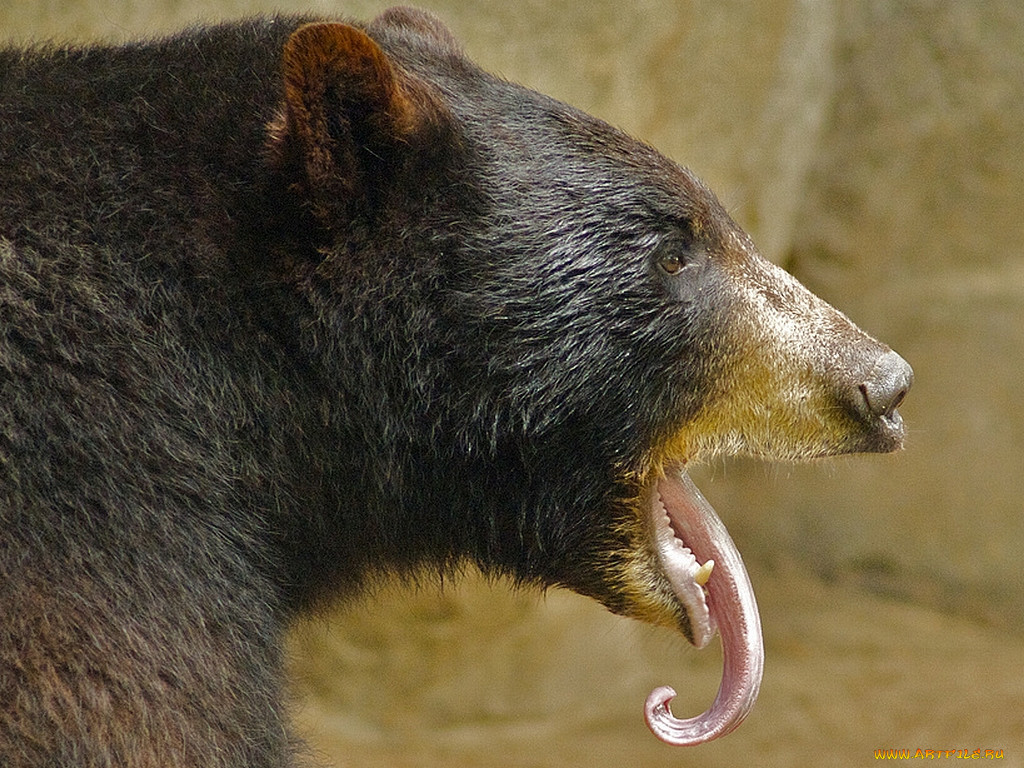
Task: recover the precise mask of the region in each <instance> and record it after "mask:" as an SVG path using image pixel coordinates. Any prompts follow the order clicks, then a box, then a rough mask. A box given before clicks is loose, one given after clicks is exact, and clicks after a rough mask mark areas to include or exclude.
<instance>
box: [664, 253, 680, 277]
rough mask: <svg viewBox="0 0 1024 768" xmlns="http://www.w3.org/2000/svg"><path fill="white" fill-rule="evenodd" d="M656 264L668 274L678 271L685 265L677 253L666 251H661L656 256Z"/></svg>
mask: <svg viewBox="0 0 1024 768" xmlns="http://www.w3.org/2000/svg"><path fill="white" fill-rule="evenodd" d="M658 266H659V267H661V271H662V272H665V273H666V274H669V275H674V274H676V273H678V272H680V271H681V270H682V269H683V267H685V266H686V262H685V261H683V259H682V258H680V256H679V254H678V253H674V252H671V251H670V252H668V253H662V254H660V255H659V256H658Z"/></svg>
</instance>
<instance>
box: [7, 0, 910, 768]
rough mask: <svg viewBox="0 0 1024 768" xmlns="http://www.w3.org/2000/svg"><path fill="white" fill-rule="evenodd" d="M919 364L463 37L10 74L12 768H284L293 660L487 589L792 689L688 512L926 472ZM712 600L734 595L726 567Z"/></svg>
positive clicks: (288, 38) (411, 37) (371, 34)
mask: <svg viewBox="0 0 1024 768" xmlns="http://www.w3.org/2000/svg"><path fill="white" fill-rule="evenodd" d="M910 383H911V371H910V369H909V367H908V366H907V364H906V363H905V362H904V361H903V360H902V359H901V358H900V357H899V356H898V355H896V354H895V353H894V352H892V351H891V350H890V349H889V348H888V347H886V346H884V345H882V344H880V343H878V342H876V341H874V340H873V339H871V338H869V337H868V336H866V335H865V334H864V333H862V332H861V331H859V330H858V329H857V328H856V327H855V326H854V325H853V324H852V323H851V322H850V321H849V320H847V319H846V318H845V317H844V316H843V315H841V314H840V313H839V312H837V311H836V310H834V309H832V308H831V307H829V306H828V305H826V304H825V303H824V302H822V301H821V300H819V299H817V298H815V297H814V296H812V295H811V294H810V293H809V292H808V291H806V290H805V289H804V288H802V287H801V286H800V285H799V284H798V283H797V282H796V281H795V280H793V279H792V278H790V277H789V276H787V275H786V274H785V273H784V272H783V271H782V270H780V269H778V268H776V267H774V266H772V265H771V264H769V263H767V262H766V261H764V260H763V259H761V258H760V257H759V256H758V255H757V253H756V252H755V249H754V247H753V245H752V244H751V242H750V240H749V239H748V237H747V236H746V235H745V234H744V233H743V232H742V231H741V230H740V229H739V228H738V227H737V225H736V224H735V223H734V222H733V221H732V220H731V219H730V217H729V216H728V215H727V214H726V212H725V211H724V210H723V208H722V206H721V205H720V204H719V203H718V202H717V201H716V199H715V197H714V196H713V195H712V194H711V192H709V191H708V190H707V189H706V188H705V187H704V186H703V185H702V184H701V183H700V182H699V181H698V180H697V179H696V178H695V177H694V176H693V175H692V174H691V173H690V172H688V171H687V170H685V169H683V168H680V167H679V166H677V165H675V164H674V163H672V162H670V161H669V160H667V159H666V158H664V157H663V156H661V155H659V154H658V153H657V152H655V151H654V150H653V149H651V148H650V147H648V146H645V145H644V144H642V143H640V142H638V141H635V140H633V139H631V138H629V137H627V136H625V135H623V134H622V133H620V132H619V131H617V130H614V129H613V128H611V127H609V126H608V125H606V124H604V123H602V122H600V121H598V120H596V119H594V118H592V117H589V116H588V115H586V114H583V113H581V112H579V111H576V110H574V109H572V108H570V107H568V106H566V105H564V104H561V103H558V102H556V101H554V100H552V99H549V98H546V97H544V96H542V95H539V94H537V93H533V92H531V91H529V90H527V89H525V88H522V87H520V86H517V85H513V84H510V83H508V82H505V81H503V80H500V79H498V78H495V77H493V76H491V75H488V74H486V73H484V72H482V71H481V70H480V69H479V68H477V67H476V66H474V65H473V64H472V63H471V62H470V61H469V60H467V58H466V57H465V56H464V54H463V53H462V52H461V50H460V47H459V45H458V44H457V43H456V41H454V40H453V38H452V36H451V35H450V33H449V32H448V31H447V30H446V29H445V28H444V27H443V26H442V25H441V24H440V22H438V21H437V20H436V19H434V18H433V17H431V16H428V15H425V14H423V13H420V12H416V11H412V10H408V9H397V10H392V11H389V12H387V13H385V14H383V15H382V16H380V17H379V18H377V19H376V20H375V21H373V22H372V23H370V24H367V25H360V24H354V23H347V22H340V21H324V20H317V19H311V18H293V17H287V18H284V17H281V18H261V19H252V20H247V21H242V22H238V23H230V24H226V25H222V26H214V27H209V28H200V29H194V30H190V31H187V32H184V33H182V34H180V35H178V36H175V37H171V38H169V39H163V40H156V41H148V42H141V43H135V44H127V45H123V46H86V47H54V46H39V47H34V48H29V49H24V50H14V49H8V50H3V51H0V764H2V765H4V766H7V767H8V768H14V767H16V766H70V765H88V766H163V767H166V766H204V768H209V767H210V766H284V765H292V764H294V763H295V761H296V760H297V758H296V757H295V755H294V750H293V749H292V746H293V745H292V744H291V742H290V737H289V735H288V727H287V725H286V724H285V723H284V722H283V720H284V715H283V708H282V704H281V688H282V682H281V675H282V669H281V654H282V651H281V647H280V646H281V638H282V634H283V633H284V632H285V631H286V629H287V628H288V626H289V624H290V622H291V621H292V620H293V619H294V617H296V616H297V615H299V614H301V613H303V612H307V611H310V610H315V609H316V608H317V607H318V606H321V605H323V604H324V602H325V601H326V600H329V599H337V598H339V597H343V596H344V595H346V594H351V593H353V592H354V591H356V590H358V589H359V588H360V586H364V585H366V584H367V583H370V582H373V581H374V580H375V579H379V578H380V577H381V576H382V575H384V574H393V573H400V574H415V573H418V572H421V571H423V570H424V569H427V570H436V571H439V572H441V573H451V572H454V571H458V570H459V569H460V568H462V567H464V566H465V565H466V564H470V563H471V564H475V565H477V566H479V567H480V568H481V569H483V571H485V572H486V573H488V574H492V575H496V576H507V577H510V578H511V579H513V580H514V581H516V582H518V583H521V584H527V585H541V586H562V587H567V588H569V589H572V590H575V591H577V592H579V593H582V594H584V595H588V596H591V597H593V598H595V599H596V600H599V601H600V602H601V603H603V604H604V605H605V606H607V607H608V608H609V609H611V610H612V611H614V612H616V613H619V614H623V615H626V616H632V617H636V618H639V619H643V620H646V621H649V622H654V623H657V624H662V625H669V626H672V627H676V628H678V629H679V630H681V631H682V632H683V633H684V634H685V635H686V636H687V637H688V638H690V640H691V641H692V642H694V643H695V644H696V645H698V646H701V645H704V644H705V643H707V642H708V641H709V639H710V638H711V637H712V635H713V634H714V633H715V632H716V630H717V631H719V632H720V633H721V637H722V643H723V647H724V651H725V673H724V676H723V681H722V686H721V690H720V693H719V697H718V699H717V700H716V702H715V704H714V705H713V706H712V707H711V709H710V710H709V711H708V712H707V713H705V714H704V715H702V716H700V717H697V718H694V719H693V720H676V719H675V718H673V717H672V715H671V713H670V711H669V708H668V699H669V698H670V696H671V691H669V690H667V689H659V690H658V691H655V692H654V694H652V697H651V699H650V700H649V702H648V708H647V714H648V720H649V722H650V725H651V727H652V728H653V729H654V730H655V732H656V733H657V734H658V735H660V736H661V737H662V738H664V739H665V740H667V741H670V742H673V743H680V744H686V743H697V742H700V741H704V740H707V739H710V738H714V737H716V736H719V735H721V734H722V733H725V732H727V731H729V730H730V729H732V728H733V727H735V725H736V724H737V723H738V722H739V720H741V719H742V717H743V716H744V714H745V713H746V711H747V709H749V707H750V705H751V704H752V703H753V700H754V697H755V696H756V694H757V689H758V685H759V682H760V679H761V641H760V628H759V624H758V616H757V609H756V605H755V603H754V599H753V595H752V592H751V590H750V585H749V582H748V580H747V578H746V576H745V573H744V570H743V566H742V562H741V561H740V559H739V556H738V555H737V554H736V552H735V548H734V547H732V545H731V544H730V542H729V540H728V535H727V534H726V533H725V531H724V529H723V528H722V526H721V524H720V523H718V522H717V519H716V518H715V517H714V514H713V513H712V512H711V510H710V508H709V507H708V506H707V504H706V502H704V501H703V500H702V498H701V497H700V494H699V493H698V492H697V491H696V489H695V488H693V486H692V484H691V483H690V481H689V479H688V478H687V476H686V474H685V472H684V465H685V464H686V463H687V462H690V461H694V460H697V459H700V458H702V457H708V456H712V455H716V454H725V453H728V454H732V453H748V454H754V455H759V456H764V457H768V458H784V459H794V458H809V457H817V456H827V455H833V454H840V453H848V452H855V451H877V452H882V451H892V450H895V449H897V448H898V447H900V445H901V443H902V441H903V426H902V422H901V419H900V416H899V413H898V411H897V410H896V408H897V406H898V405H899V403H900V401H901V400H902V398H903V396H904V395H905V393H906V391H907V389H908V388H909V386H910ZM711 561H713V562H711Z"/></svg>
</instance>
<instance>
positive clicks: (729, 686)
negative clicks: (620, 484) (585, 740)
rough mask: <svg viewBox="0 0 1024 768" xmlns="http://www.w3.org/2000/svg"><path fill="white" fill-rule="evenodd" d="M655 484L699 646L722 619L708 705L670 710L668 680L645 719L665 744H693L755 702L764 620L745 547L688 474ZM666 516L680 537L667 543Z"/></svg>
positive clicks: (664, 549)
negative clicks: (691, 712) (692, 713)
mask: <svg viewBox="0 0 1024 768" xmlns="http://www.w3.org/2000/svg"><path fill="white" fill-rule="evenodd" d="M657 490H658V493H657V494H656V495H655V499H654V501H653V502H652V504H653V509H652V514H653V515H654V517H655V527H656V529H657V530H658V549H659V556H660V559H661V561H662V567H663V570H664V571H665V573H666V575H667V576H668V579H669V581H671V582H672V588H673V590H674V591H675V593H676V595H677V596H678V597H679V599H680V601H681V602H682V603H683V604H684V606H685V607H686V610H687V615H688V616H689V618H690V625H691V627H692V630H693V632H692V634H693V638H694V643H695V644H696V645H697V646H698V647H702V646H703V645H704V644H705V643H707V642H708V640H710V638H711V635H712V633H713V632H714V629H715V627H716V625H717V628H718V631H719V633H720V635H721V637H722V657H723V670H722V682H721V684H720V685H719V688H718V695H717V696H716V697H715V701H714V703H713V704H712V705H711V708H710V709H709V710H707V711H706V712H704V714H702V715H698V716H697V717H692V718H688V719H686V720H679V719H677V718H676V717H675V716H674V715H673V714H672V710H671V709H669V702H671V701H672V699H673V698H674V697H675V695H676V692H675V691H674V690H672V689H671V688H669V687H667V686H662V687H660V688H656V689H655V690H654V691H652V692H651V694H650V696H648V697H647V703H646V705H645V707H644V714H645V718H646V720H647V725H648V727H649V728H650V729H651V731H653V732H654V735H655V736H657V737H658V738H659V739H661V740H662V741H664V742H665V743H666V744H673V745H676V746H692V745H694V744H702V743H704V742H706V741H711V740H712V739H717V738H718V737H719V736H724V735H725V734H727V733H729V732H730V731H731V730H733V729H734V728H735V727H736V726H738V725H739V724H740V723H741V722H743V718H745V717H746V716H747V713H748V712H749V711H750V709H751V707H753V706H754V701H755V700H756V699H757V693H758V690H759V689H760V687H761V672H762V670H763V668H764V645H763V642H762V640H761V620H760V618H759V617H758V613H757V602H756V601H755V600H754V590H753V587H752V586H751V584H750V579H749V577H748V576H747V569H746V568H744V567H743V560H742V559H741V558H740V553H739V551H738V550H737V549H736V545H735V544H733V542H732V539H731V538H730V537H729V533H728V532H727V531H726V530H725V526H724V525H723V524H722V521H721V520H719V519H718V515H716V514H715V510H714V509H712V508H711V505H710V504H708V502H707V500H706V499H705V498H704V497H703V496H702V495H701V492H700V491H699V490H697V486H695V485H694V484H693V481H692V480H691V479H690V476H689V475H688V474H687V473H686V472H685V471H683V469H682V468H681V467H680V468H677V470H676V471H675V472H674V476H672V475H670V476H668V477H665V478H664V479H662V480H661V481H660V482H659V483H658V489H657ZM666 515H667V520H666ZM666 523H668V525H670V527H671V530H672V532H673V533H674V535H675V536H677V537H678V538H679V539H682V543H679V542H678V540H675V541H672V542H671V547H670V546H668V544H667V543H666V541H665V538H666V537H665V530H666ZM684 545H685V547H684ZM690 552H692V555H691V554H690ZM708 560H713V561H714V566H713V568H712V569H711V574H710V577H707V568H702V567H701V566H700V563H702V562H703V563H705V564H706V563H707V561H708ZM690 561H692V562H690ZM703 578H707V584H706V586H705V587H704V589H705V590H706V594H707V597H706V601H707V602H706V606H705V604H704V600H703V599H702V598H703V592H702V591H700V586H699V582H700V580H701V579H703ZM694 579H696V581H697V587H696V589H695V586H694ZM695 594H696V595H697V599H694V595H695Z"/></svg>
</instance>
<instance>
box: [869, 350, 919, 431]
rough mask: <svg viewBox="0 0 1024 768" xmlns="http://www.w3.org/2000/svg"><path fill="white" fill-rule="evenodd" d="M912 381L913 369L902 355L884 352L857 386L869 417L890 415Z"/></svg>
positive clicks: (901, 400)
mask: <svg viewBox="0 0 1024 768" xmlns="http://www.w3.org/2000/svg"><path fill="white" fill-rule="evenodd" d="M913 383H914V371H913V369H911V367H910V365H909V364H908V363H907V361H906V360H904V359H903V358H902V357H900V356H899V355H897V354H896V353H895V352H893V351H891V350H890V351H889V352H886V353H885V354H884V355H882V356H881V357H879V358H878V360H877V361H875V365H874V367H873V368H872V369H871V373H870V374H869V375H868V377H867V381H864V382H863V383H861V384H860V385H859V387H858V389H860V394H861V396H862V398H863V401H864V406H866V408H867V415H868V416H869V417H890V416H892V415H893V413H894V412H895V411H896V409H897V408H898V407H899V406H900V403H902V402H903V399H904V398H905V397H906V396H907V392H908V391H909V390H910V387H911V385H912V384H913Z"/></svg>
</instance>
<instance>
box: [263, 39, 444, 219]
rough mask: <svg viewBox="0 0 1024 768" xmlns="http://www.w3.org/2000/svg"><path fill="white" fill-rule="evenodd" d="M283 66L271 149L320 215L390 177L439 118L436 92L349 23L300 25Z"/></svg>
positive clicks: (287, 46)
mask: <svg viewBox="0 0 1024 768" xmlns="http://www.w3.org/2000/svg"><path fill="white" fill-rule="evenodd" d="M282 67H283V74H284V101H285V103H284V109H283V113H282V114H281V115H280V117H279V120H278V123H277V124H276V125H275V126H274V127H273V130H272V131H271V147H272V150H273V152H274V154H275V155H276V160H277V163H278V164H279V165H282V166H284V167H286V168H287V169H288V170H289V171H290V172H291V173H292V174H294V175H295V176H296V177H297V178H298V182H297V183H298V186H299V187H301V188H303V189H301V192H302V193H304V194H305V195H306V196H308V198H309V200H308V202H310V203H311V204H313V206H314V210H315V211H316V212H317V213H318V215H320V216H324V215H327V216H330V215H331V213H332V212H337V210H338V208H339V206H341V207H348V206H349V205H350V204H351V203H352V202H353V201H354V200H356V199H358V198H359V197H365V196H366V195H367V194H372V193H373V192H374V190H373V187H379V186H380V185H381V184H384V183H385V182H386V180H387V179H389V178H393V176H394V174H395V173H396V172H397V170H398V168H400V167H401V166H402V164H403V163H404V162H405V161H406V159H407V157H408V156H409V155H410V154H411V153H414V152H416V151H417V150H418V149H421V148H423V147H424V146H429V142H430V138H429V136H430V134H431V133H433V132H434V131H436V129H437V128H438V126H439V125H440V123H442V122H443V114H444V113H445V109H444V107H443V105H442V104H441V103H440V100H439V98H438V97H437V96H436V95H435V94H434V92H433V91H432V90H430V89H429V88H428V86H426V85H425V84H424V83H422V82H421V81H419V80H416V79H415V78H413V77H412V76H410V75H408V74H406V73H405V72H404V71H402V70H401V69H400V68H399V67H397V65H395V64H393V63H392V61H391V59H390V58H389V57H388V55H387V54H386V53H384V51H383V50H382V49H381V48H380V46H379V45H377V43H375V42H374V41H373V40H372V39H371V38H370V37H369V36H368V35H367V34H366V33H365V32H363V31H362V30H359V29H357V28H355V27H352V26H349V25H347V24H341V23H329V22H324V23H313V24H307V25H305V26H303V27H300V28H299V29H297V30H296V31H295V32H294V33H293V34H292V36H291V37H290V38H289V39H288V40H287V42H286V43H285V46H284V50H283V53H282Z"/></svg>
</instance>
